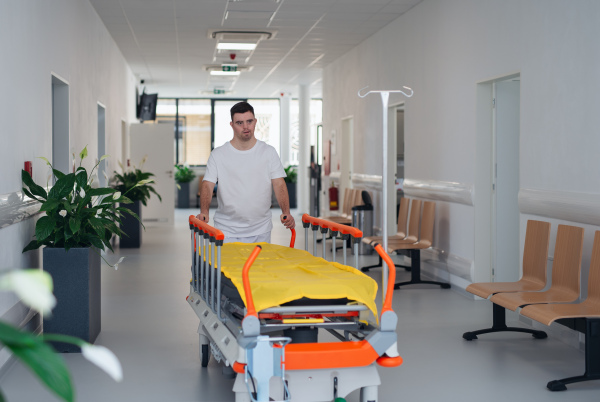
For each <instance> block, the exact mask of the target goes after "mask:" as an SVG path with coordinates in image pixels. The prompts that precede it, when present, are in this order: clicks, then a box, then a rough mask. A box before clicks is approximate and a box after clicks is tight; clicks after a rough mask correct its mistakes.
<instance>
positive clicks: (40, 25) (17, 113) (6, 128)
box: [0, 0, 135, 365]
mask: <svg viewBox="0 0 600 402" xmlns="http://www.w3.org/2000/svg"><path fill="white" fill-rule="evenodd" d="M0 55H1V56H0V57H1V61H0V80H1V82H2V84H1V88H2V94H1V96H0V122H1V123H2V129H1V130H0V136H1V138H2V146H0V172H2V175H1V177H0V194H9V193H13V192H16V191H20V189H21V169H22V168H23V162H24V161H33V173H34V180H35V181H36V182H38V183H40V184H42V183H43V184H44V185H45V183H46V177H47V168H46V166H45V163H44V162H43V161H42V160H40V159H37V157H39V156H44V157H47V158H48V159H50V158H51V155H52V131H51V127H52V121H51V116H52V104H51V74H52V73H54V74H56V75H58V76H59V77H61V78H62V79H63V80H65V81H67V82H68V84H69V91H70V142H71V144H70V147H71V149H72V150H73V151H75V152H76V153H79V151H81V149H83V147H84V146H86V145H87V147H88V151H89V155H92V157H88V159H87V164H86V167H88V168H91V167H92V164H93V163H94V158H95V155H97V145H98V141H97V104H98V102H100V103H102V104H103V105H105V106H106V139H107V141H106V150H107V153H108V154H109V155H111V158H109V159H108V165H107V172H112V171H113V170H115V169H116V167H117V160H118V159H119V157H120V155H121V120H125V121H133V120H134V119H135V77H134V76H133V74H132V72H131V69H130V68H129V67H128V65H127V63H126V62H125V59H124V58H123V56H122V54H121V53H120V51H119V50H118V48H117V46H116V44H115V43H114V41H113V39H112V37H111V36H110V35H109V34H108V31H107V30H106V28H105V27H104V25H103V23H102V22H101V20H100V18H99V17H98V15H97V14H96V12H95V10H94V9H93V8H92V6H91V5H90V3H89V2H88V1H86V0H62V1H45V0H38V1H34V0H24V1H3V2H0ZM34 225H35V219H29V220H25V221H23V222H20V223H17V224H14V225H11V226H8V227H6V228H3V229H0V270H4V269H6V268H7V267H39V266H40V265H41V256H39V254H38V253H37V252H35V251H33V252H29V253H27V254H25V255H22V254H21V250H22V248H23V247H24V246H25V245H26V244H27V243H28V242H29V241H30V240H31V238H32V235H33V233H34ZM16 302H17V300H16V299H15V298H14V296H12V295H10V294H7V293H0V317H1V316H3V315H4V314H5V313H6V312H7V311H8V310H10V309H11V307H13V306H14V305H15V303H16ZM20 319H22V317H21V318H20ZM17 320H19V317H17ZM4 361H5V356H4V355H2V356H1V357H0V365H1V364H3V363H4Z"/></svg>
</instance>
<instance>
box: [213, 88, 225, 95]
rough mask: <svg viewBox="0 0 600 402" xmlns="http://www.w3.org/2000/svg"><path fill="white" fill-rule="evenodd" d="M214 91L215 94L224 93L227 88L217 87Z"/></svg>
mask: <svg viewBox="0 0 600 402" xmlns="http://www.w3.org/2000/svg"><path fill="white" fill-rule="evenodd" d="M213 93H214V94H215V95H223V94H224V93H225V90H224V89H217V88H215V89H214V90H213Z"/></svg>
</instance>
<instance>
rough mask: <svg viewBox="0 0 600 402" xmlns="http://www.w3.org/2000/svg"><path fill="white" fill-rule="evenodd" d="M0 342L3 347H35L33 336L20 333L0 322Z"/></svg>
mask: <svg viewBox="0 0 600 402" xmlns="http://www.w3.org/2000/svg"><path fill="white" fill-rule="evenodd" d="M0 342H1V343H3V344H5V345H14V346H19V347H31V346H34V345H35V343H36V342H35V338H34V337H33V335H31V334H29V333H26V332H21V331H20V330H18V329H17V328H15V327H13V326H12V325H9V324H6V323H4V322H2V321H0Z"/></svg>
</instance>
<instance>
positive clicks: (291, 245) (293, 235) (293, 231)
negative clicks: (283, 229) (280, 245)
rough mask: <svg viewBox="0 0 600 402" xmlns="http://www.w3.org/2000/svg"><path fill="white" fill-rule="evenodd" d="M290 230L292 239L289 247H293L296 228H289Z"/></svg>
mask: <svg viewBox="0 0 600 402" xmlns="http://www.w3.org/2000/svg"><path fill="white" fill-rule="evenodd" d="M290 230H291V231H292V240H290V248H294V244H296V229H294V228H291V229H290Z"/></svg>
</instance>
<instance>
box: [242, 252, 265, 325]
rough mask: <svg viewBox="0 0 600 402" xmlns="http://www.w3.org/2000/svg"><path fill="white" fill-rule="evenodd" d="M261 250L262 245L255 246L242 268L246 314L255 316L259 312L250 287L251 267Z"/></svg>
mask: <svg viewBox="0 0 600 402" xmlns="http://www.w3.org/2000/svg"><path fill="white" fill-rule="evenodd" d="M261 250H262V247H261V246H256V247H254V250H252V253H251V254H250V257H248V259H247V260H246V263H245V264H244V269H243V270H242V281H243V282H244V293H245V294H246V308H247V310H248V312H247V313H246V315H253V316H255V317H258V314H256V309H255V308H254V300H253V299H252V289H250V277H249V272H250V267H251V266H252V264H253V263H254V260H256V257H258V254H260V252H261Z"/></svg>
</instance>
